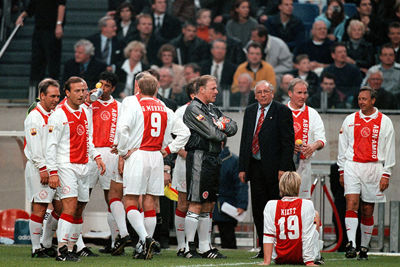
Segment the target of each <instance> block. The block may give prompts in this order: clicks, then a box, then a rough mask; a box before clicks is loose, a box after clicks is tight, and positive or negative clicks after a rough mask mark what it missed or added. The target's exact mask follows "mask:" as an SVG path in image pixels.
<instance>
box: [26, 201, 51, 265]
mask: <svg viewBox="0 0 400 267" xmlns="http://www.w3.org/2000/svg"><path fill="white" fill-rule="evenodd" d="M47 205H48V203H35V202H34V201H33V202H32V213H31V218H30V220H29V231H30V233H31V242H32V258H47V257H48V256H47V254H45V253H44V251H43V250H42V247H41V246H40V233H41V232H42V227H43V218H44V215H45V213H46V209H47Z"/></svg>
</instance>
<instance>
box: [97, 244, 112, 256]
mask: <svg viewBox="0 0 400 267" xmlns="http://www.w3.org/2000/svg"><path fill="white" fill-rule="evenodd" d="M111 251H112V249H111V245H110V244H108V245H106V246H105V247H104V248H100V249H99V252H100V253H102V254H110V253H111Z"/></svg>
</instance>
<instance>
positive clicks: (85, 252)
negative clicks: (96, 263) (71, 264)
mask: <svg viewBox="0 0 400 267" xmlns="http://www.w3.org/2000/svg"><path fill="white" fill-rule="evenodd" d="M76 254H77V255H78V256H79V257H98V256H99V255H98V254H96V253H94V252H93V251H91V250H90V249H89V248H88V247H84V248H83V249H81V250H80V251H78V252H77V253H76Z"/></svg>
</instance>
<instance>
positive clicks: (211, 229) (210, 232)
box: [208, 212, 213, 249]
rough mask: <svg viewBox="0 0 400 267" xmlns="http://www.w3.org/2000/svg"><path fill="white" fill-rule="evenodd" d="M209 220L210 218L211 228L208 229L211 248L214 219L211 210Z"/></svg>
mask: <svg viewBox="0 0 400 267" xmlns="http://www.w3.org/2000/svg"><path fill="white" fill-rule="evenodd" d="M208 214H209V220H208V224H209V229H208V245H209V247H210V249H212V248H213V247H212V244H211V234H212V232H213V220H212V213H211V212H209V213H208Z"/></svg>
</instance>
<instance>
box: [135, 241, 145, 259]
mask: <svg viewBox="0 0 400 267" xmlns="http://www.w3.org/2000/svg"><path fill="white" fill-rule="evenodd" d="M132 258H134V259H142V260H145V259H146V246H145V242H143V241H141V240H139V242H138V243H137V244H136V247H135V250H134V251H133V255H132Z"/></svg>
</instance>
